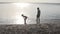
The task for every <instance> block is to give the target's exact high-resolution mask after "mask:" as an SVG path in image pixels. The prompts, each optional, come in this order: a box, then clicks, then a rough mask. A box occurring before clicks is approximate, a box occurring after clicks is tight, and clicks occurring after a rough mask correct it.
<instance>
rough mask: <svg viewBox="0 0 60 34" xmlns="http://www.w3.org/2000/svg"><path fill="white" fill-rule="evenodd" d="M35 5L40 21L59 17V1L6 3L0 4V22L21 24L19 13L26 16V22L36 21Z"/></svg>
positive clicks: (21, 18)
mask: <svg viewBox="0 0 60 34" xmlns="http://www.w3.org/2000/svg"><path fill="white" fill-rule="evenodd" d="M37 7H39V8H40V11H41V17H40V18H41V21H43V20H44V19H48V20H50V19H60V4H59V3H26V4H24V3H23V4H21V3H20V4H19V3H6V4H4V3H3V4H0V22H1V23H2V24H7V23H8V24H10V23H13V24H23V23H24V20H23V17H22V16H21V14H24V15H25V16H27V17H28V19H27V23H28V24H34V23H36V14H37Z"/></svg>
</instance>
